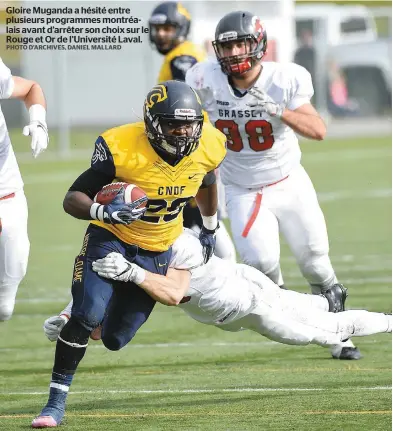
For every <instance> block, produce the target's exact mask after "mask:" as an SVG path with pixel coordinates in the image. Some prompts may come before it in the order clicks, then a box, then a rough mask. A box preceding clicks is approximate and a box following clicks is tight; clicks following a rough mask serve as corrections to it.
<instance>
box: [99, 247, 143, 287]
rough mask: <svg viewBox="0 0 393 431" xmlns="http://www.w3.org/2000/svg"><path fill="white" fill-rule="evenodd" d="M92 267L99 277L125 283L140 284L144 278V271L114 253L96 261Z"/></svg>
mask: <svg viewBox="0 0 393 431" xmlns="http://www.w3.org/2000/svg"><path fill="white" fill-rule="evenodd" d="M92 266H93V271H95V272H97V273H98V275H100V276H101V277H104V278H109V279H112V280H116V281H123V282H125V283H126V282H132V283H135V284H141V283H142V282H143V281H144V279H145V277H146V273H145V270H144V269H142V268H141V267H139V266H138V265H135V264H134V263H130V262H128V260H127V259H125V258H124V256H123V255H122V254H120V253H116V252H112V253H109V254H108V255H107V256H106V257H104V258H103V259H97V260H96V261H94V262H93V264H92Z"/></svg>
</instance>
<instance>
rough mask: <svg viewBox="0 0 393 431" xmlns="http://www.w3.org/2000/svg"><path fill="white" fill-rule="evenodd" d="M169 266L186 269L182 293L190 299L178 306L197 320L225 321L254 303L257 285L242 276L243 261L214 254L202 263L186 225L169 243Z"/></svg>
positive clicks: (198, 247) (237, 316)
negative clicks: (188, 275)
mask: <svg viewBox="0 0 393 431" xmlns="http://www.w3.org/2000/svg"><path fill="white" fill-rule="evenodd" d="M170 266H171V267H173V268H176V269H189V270H190V272H191V281H190V287H189V289H188V291H187V293H186V296H189V297H190V299H189V301H188V302H185V303H182V304H179V307H181V308H182V309H183V310H184V311H185V312H186V313H187V314H188V315H190V317H192V318H193V319H195V320H198V321H199V322H202V323H206V324H211V325H220V324H227V323H229V322H233V321H234V320H237V319H240V318H241V317H244V316H246V315H247V314H249V313H250V312H251V311H252V310H253V309H254V308H255V307H256V306H257V302H258V299H257V298H258V294H259V291H260V289H259V288H258V287H257V286H256V285H254V284H253V283H250V282H249V281H247V280H246V278H245V277H244V268H243V267H245V265H240V264H234V263H232V262H229V261H226V260H222V259H220V258H218V257H216V256H212V257H211V259H210V260H209V262H208V263H207V264H206V265H204V264H203V256H202V245H201V243H200V242H199V239H198V237H197V235H196V234H195V233H194V232H192V231H190V230H189V229H185V230H184V232H183V234H182V235H181V236H180V237H179V238H178V239H177V240H176V241H175V243H174V244H173V247H172V258H171V262H170ZM247 268H249V267H247ZM249 269H250V270H251V271H257V270H256V269H254V268H249ZM257 272H258V273H259V271H257Z"/></svg>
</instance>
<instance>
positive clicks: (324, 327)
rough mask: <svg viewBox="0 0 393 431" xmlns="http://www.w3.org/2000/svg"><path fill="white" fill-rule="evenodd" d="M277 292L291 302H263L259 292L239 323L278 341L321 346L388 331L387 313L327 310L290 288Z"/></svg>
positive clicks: (390, 326)
mask: <svg viewBox="0 0 393 431" xmlns="http://www.w3.org/2000/svg"><path fill="white" fill-rule="evenodd" d="M279 294H280V295H281V296H282V297H283V296H285V295H286V294H291V302H290V301H284V300H282V299H281V300H280V301H278V302H276V303H272V302H271V301H268V302H266V301H265V296H262V298H261V300H260V301H259V304H258V306H257V308H256V309H255V310H253V312H252V313H251V314H250V315H248V316H246V317H244V318H243V319H240V321H239V323H240V324H241V325H242V326H243V327H246V328H248V329H251V330H253V331H256V332H259V333H260V334H262V335H264V336H266V337H268V338H270V339H272V340H274V341H278V342H280V343H284V344H295V345H306V344H318V345H320V346H323V347H331V346H333V345H337V344H339V343H340V342H341V341H343V340H346V339H348V338H349V337H350V336H365V335H372V334H378V333H384V332H391V331H392V316H391V315H385V314H383V313H371V312H368V311H365V310H349V311H344V312H341V313H329V312H327V311H321V310H318V309H316V308H312V307H310V306H307V305H306V304H305V303H304V301H300V300H298V298H296V296H299V297H300V296H302V295H303V296H305V295H304V294H301V293H296V292H290V291H281V292H279ZM308 296H311V295H308ZM287 299H288V298H287ZM288 305H289V306H288Z"/></svg>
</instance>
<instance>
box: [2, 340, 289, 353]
mask: <svg viewBox="0 0 393 431" xmlns="http://www.w3.org/2000/svg"><path fill="white" fill-rule="evenodd" d="M53 345H54V344H52V343H50V342H49V341H48V344H47V345H46V346H39V347H38V346H37V347H35V349H49V348H50V349H52V346H53ZM273 345H274V346H276V347H280V346H286V345H285V344H281V343H277V342H275V341H260V342H257V341H255V342H233V343H226V342H214V343H152V344H137V343H134V344H133V343H129V344H127V345H126V346H124V348H123V349H127V348H132V349H163V348H164V349H167V348H177V347H194V348H197V347H251V346H273ZM105 348H106V347H105V346H104V345H103V344H101V343H99V344H95V343H90V345H89V349H105ZM24 350H25V348H24V347H5V348H4V349H2V348H0V353H5V352H16V351H24Z"/></svg>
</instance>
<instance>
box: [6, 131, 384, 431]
mask: <svg viewBox="0 0 393 431" xmlns="http://www.w3.org/2000/svg"><path fill="white" fill-rule="evenodd" d="M85 135H86V138H87V139H89V140H90V141H93V139H94V134H92V135H91V136H89V133H86V134H85ZM78 139H80V137H79V138H78V136H76V137H75V139H74V140H73V142H75V145H76V146H79V144H80V145H81V146H84V147H85V145H82V143H81V142H79V141H78ZM16 146H17V148H21V147H20V144H19V143H16ZM27 147H28V144H26V148H27ZM302 147H303V154H304V156H303V162H304V165H305V167H306V169H307V170H308V172H309V174H310V176H311V178H312V180H313V182H314V184H315V187H316V189H317V191H318V193H319V195H320V201H321V205H322V207H323V210H324V213H325V217H326V220H327V224H328V230H329V236H330V244H331V258H332V261H333V263H334V266H335V268H336V271H337V274H338V276H339V278H340V280H342V281H343V282H344V283H345V284H346V285H347V287H349V288H350V297H349V300H348V302H347V305H348V306H349V308H367V309H369V310H372V311H384V312H390V311H391V262H392V254H391V227H392V224H391V208H392V206H391V138H390V137H389V138H378V139H372V140H371V139H357V140H347V141H326V142H321V143H315V142H314V143H311V142H307V143H304V144H302ZM49 159H50V157H49V156H47V155H46V156H45V157H43V158H42V159H38V160H37V161H36V162H31V161H30V160H29V157H25V156H24V157H21V158H20V160H21V161H22V162H21V163H20V165H21V170H22V173H23V176H24V179H25V182H26V187H25V190H26V194H27V197H28V201H29V210H30V221H29V231H30V240H31V254H30V264H29V270H28V274H27V276H26V278H25V280H24V281H23V284H22V285H21V286H20V289H19V293H18V302H17V306H16V310H15V314H14V316H13V318H12V320H11V321H9V322H7V323H3V324H1V325H0V364H1V365H0V370H1V371H0V430H4V431H11V430H24V429H28V428H29V425H30V423H31V420H32V418H33V417H34V416H35V415H36V414H38V413H39V411H40V409H41V408H42V406H43V405H44V404H45V402H46V399H47V395H46V393H47V388H48V384H49V380H50V374H51V368H52V365H53V354H54V347H55V345H54V344H52V343H50V342H49V341H47V340H46V338H45V337H44V334H43V331H42V325H43V321H44V320H45V318H47V317H48V316H51V315H53V314H56V313H57V312H59V311H60V310H61V309H62V307H63V305H65V304H66V303H67V301H68V299H69V286H70V281H71V271H72V265H73V259H74V256H75V254H76V253H77V252H79V249H80V246H81V243H82V238H83V232H84V229H85V227H86V224H85V223H84V222H81V221H77V220H74V219H72V218H71V217H69V216H67V215H66V214H65V213H64V212H63V210H62V199H63V196H64V194H65V192H66V190H67V189H68V186H69V185H70V184H71V182H72V181H73V179H74V178H75V177H76V176H77V175H78V173H80V172H81V171H82V170H83V169H85V168H86V167H87V166H88V164H89V157H88V156H86V158H85V159H80V158H79V159H78V158H73V159H70V160H68V161H65V160H64V161H62V160H57V161H56V160H55V161H50V160H49ZM45 160H46V161H45ZM282 255H283V260H282V266H283V270H284V279H285V282H286V284H287V285H288V286H289V287H291V288H293V289H296V290H299V291H304V292H308V287H307V286H306V285H305V282H304V280H303V279H302V277H301V275H300V273H299V270H298V269H297V267H296V265H295V262H294V260H293V259H292V258H291V256H290V253H289V251H288V249H287V247H286V246H283V253H282ZM355 342H356V344H357V345H358V346H359V347H360V349H361V351H362V353H363V354H364V358H363V359H362V360H361V361H355V362H345V361H335V360H332V359H330V353H329V351H328V350H324V349H322V348H320V347H314V346H313V347H291V346H283V345H280V344H277V343H273V342H270V341H269V340H267V339H264V338H261V336H259V335H258V334H255V333H252V332H243V333H234V334H233V333H226V332H224V331H220V330H218V329H216V328H213V327H209V326H205V325H202V324H199V323H197V322H194V321H192V320H191V319H189V318H188V317H187V316H186V315H185V314H184V313H183V312H182V311H181V310H178V309H176V308H169V307H164V306H161V305H159V306H157V307H156V309H155V311H154V312H153V314H152V315H151V317H150V319H149V320H148V322H147V323H146V324H145V325H144V326H143V327H142V328H141V330H140V331H139V333H138V334H137V336H136V337H135V339H134V340H133V342H132V343H130V345H128V346H127V347H126V348H124V349H123V350H121V351H119V352H109V351H106V350H105V349H104V348H103V346H102V344H101V343H100V342H91V344H90V347H89V349H88V352H87V354H86V356H85V359H84V360H83V362H82V364H81V366H80V368H79V370H78V373H77V375H76V377H75V379H74V384H73V386H72V391H71V393H70V396H69V399H68V410H67V414H66V420H65V422H64V425H63V426H62V427H61V428H62V429H67V430H68V429H69V430H78V431H79V430H82V429H83V430H86V431H87V430H170V431H172V430H214V431H224V430H231V431H239V430H286V431H288V430H302V431H303V430H310V431H317V430H321V431H325V430H356V431H358V430H367V431H370V430H391V427H392V424H391V405H392V399H391V359H392V358H391V336H390V335H385V334H382V335H379V336H370V337H368V338H363V339H360V338H359V339H357V340H355Z"/></svg>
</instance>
